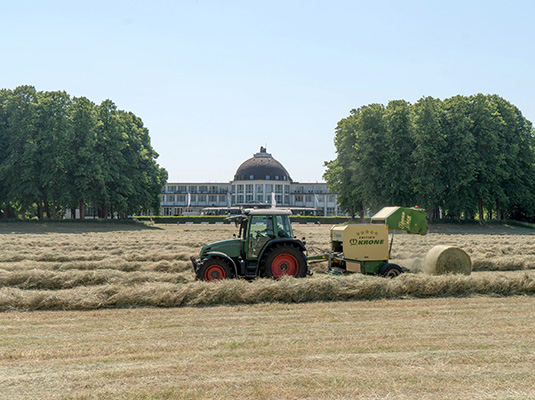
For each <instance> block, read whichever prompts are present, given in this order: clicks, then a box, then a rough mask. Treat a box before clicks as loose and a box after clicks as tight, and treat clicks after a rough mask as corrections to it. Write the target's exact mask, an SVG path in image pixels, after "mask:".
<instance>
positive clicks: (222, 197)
mask: <svg viewBox="0 0 535 400" xmlns="http://www.w3.org/2000/svg"><path fill="white" fill-rule="evenodd" d="M225 201H227V196H225V195H223V196H222V195H219V202H220V203H224V202H225Z"/></svg>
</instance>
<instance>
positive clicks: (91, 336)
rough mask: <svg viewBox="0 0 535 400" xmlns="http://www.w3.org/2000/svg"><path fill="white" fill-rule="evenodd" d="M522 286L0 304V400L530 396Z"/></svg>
mask: <svg viewBox="0 0 535 400" xmlns="http://www.w3.org/2000/svg"><path fill="white" fill-rule="evenodd" d="M533 365H535V307H533V299H532V298H531V297H526V296H513V297H506V298H489V297H472V298H441V299H416V300H386V301H371V302H369V301H367V302H365V301H352V302H330V303H326V302H323V303H302V304H281V303H270V304H257V305H241V306H234V307H229V306H215V307H203V308H199V307H183V308H171V309H165V308H157V309H155V308H136V309H122V310H118V309H109V310H93V311H36V312H7V313H0V398H5V399H10V400H21V399H80V400H81V399H136V400H139V399H153V400H156V399H218V400H226V399H244V400H247V399H266V400H267V399H272V400H274V399H533V398H535V386H534V385H533V382H534V378H535V372H534V371H533Z"/></svg>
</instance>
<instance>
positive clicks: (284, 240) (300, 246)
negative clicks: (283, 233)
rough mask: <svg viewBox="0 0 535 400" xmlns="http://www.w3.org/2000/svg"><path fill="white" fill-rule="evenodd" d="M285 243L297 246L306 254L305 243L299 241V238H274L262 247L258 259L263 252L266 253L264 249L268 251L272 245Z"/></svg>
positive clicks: (262, 255) (260, 258)
mask: <svg viewBox="0 0 535 400" xmlns="http://www.w3.org/2000/svg"><path fill="white" fill-rule="evenodd" d="M285 243H289V244H291V245H292V246H295V247H297V248H298V249H299V250H301V251H302V252H303V253H305V254H306V251H307V249H306V247H305V245H304V244H303V242H301V241H300V240H295V239H288V238H284V239H274V240H272V241H270V242H268V243H267V245H266V246H265V247H264V248H263V249H262V251H261V252H260V254H259V255H258V260H262V257H264V254H265V253H266V251H268V250H269V249H271V248H272V247H274V246H277V245H279V244H285ZM259 266H260V264H259Z"/></svg>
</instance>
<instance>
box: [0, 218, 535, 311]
mask: <svg viewBox="0 0 535 400" xmlns="http://www.w3.org/2000/svg"><path fill="white" fill-rule="evenodd" d="M234 232H236V230H235V228H234V226H229V225H161V226H156V227H145V226H144V225H139V226H136V225H122V226H121V225H100V224H94V225H92V224H67V223H65V224H53V225H38V224H0V245H1V249H2V250H1V252H0V310H54V309H60V310H87V309H97V308H110V307H112V308H116V307H123V308H124V307H137V306H163V307H176V306H189V305H216V304H254V303H263V302H270V301H280V302H290V303H292V302H305V301H333V300H359V299H383V298H390V299H393V298H411V297H417V298H421V297H442V296H469V295H474V294H486V295H520V294H534V293H535V241H534V240H533V239H534V238H535V235H534V232H535V230H530V229H525V228H516V227H507V226H494V227H480V226H464V227H463V226H444V225H441V226H438V227H435V228H431V233H430V234H428V235H426V236H418V235H402V234H398V235H397V236H396V237H395V239H394V246H393V252H392V259H393V261H394V262H396V263H399V264H400V265H402V266H404V267H407V268H409V269H411V270H412V271H413V272H415V273H411V274H404V275H402V276H401V277H399V278H398V279H394V280H385V279H382V278H378V277H370V276H363V275H359V274H355V275H352V276H344V277H332V276H329V275H326V274H324V273H323V271H324V270H325V268H326V265H325V263H319V264H313V265H312V270H313V271H314V276H312V277H309V278H306V279H285V280H282V281H281V282H275V281H271V280H266V279H259V280H256V281H254V282H248V281H243V280H231V281H225V282H221V283H212V284H211V285H207V284H206V283H204V282H195V279H194V278H195V277H194V274H193V272H192V269H191V263H190V261H189V257H190V256H198V253H199V250H200V248H201V247H202V245H203V244H206V243H209V242H213V241H216V240H221V239H225V238H230V237H232V234H233V233H234ZM294 233H295V234H296V235H297V236H298V237H300V238H301V237H305V238H306V241H307V246H308V247H309V249H310V250H311V254H313V253H314V252H315V251H317V250H322V249H328V248H329V226H322V225H313V226H309V225H297V226H295V227H294ZM438 244H446V245H454V246H458V247H461V248H462V249H464V250H465V251H466V252H467V253H468V254H470V256H471V257H472V261H473V265H474V271H475V272H474V273H473V274H472V275H471V276H468V277H466V276H441V277H431V276H427V275H423V274H421V273H417V272H418V270H419V266H420V265H421V260H422V258H423V257H424V256H425V254H426V253H427V252H428V251H429V249H431V248H432V247H433V246H435V245H438Z"/></svg>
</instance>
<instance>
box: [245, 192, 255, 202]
mask: <svg viewBox="0 0 535 400" xmlns="http://www.w3.org/2000/svg"><path fill="white" fill-rule="evenodd" d="M245 200H246V201H247V203H249V202H250V201H253V195H252V194H248V195H246V198H245Z"/></svg>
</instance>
